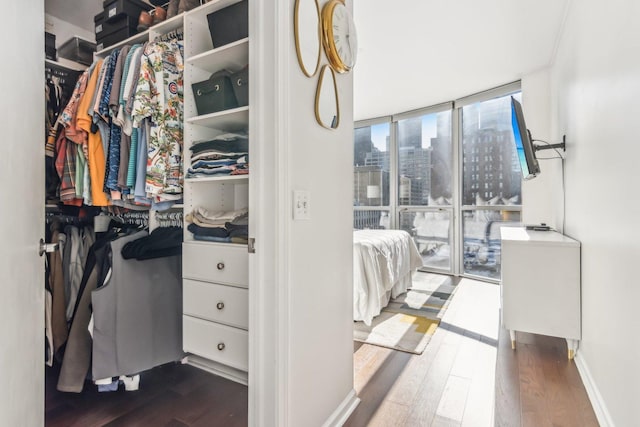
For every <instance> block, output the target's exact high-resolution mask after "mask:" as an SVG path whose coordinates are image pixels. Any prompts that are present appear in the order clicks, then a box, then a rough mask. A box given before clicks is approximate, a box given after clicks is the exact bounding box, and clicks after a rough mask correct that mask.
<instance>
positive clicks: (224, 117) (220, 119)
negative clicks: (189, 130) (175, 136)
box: [186, 106, 249, 131]
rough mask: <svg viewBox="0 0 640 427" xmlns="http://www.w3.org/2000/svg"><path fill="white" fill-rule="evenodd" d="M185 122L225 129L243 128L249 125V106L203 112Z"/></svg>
mask: <svg viewBox="0 0 640 427" xmlns="http://www.w3.org/2000/svg"><path fill="white" fill-rule="evenodd" d="M186 122H187V123H189V124H192V125H198V126H204V127H208V128H211V129H218V130H225V131H237V130H243V129H246V128H247V127H248V125H249V107H248V106H246V107H240V108H233V109H230V110H224V111H218V112H215V113H210V114H204V115H202V116H196V117H192V118H190V119H187V120H186Z"/></svg>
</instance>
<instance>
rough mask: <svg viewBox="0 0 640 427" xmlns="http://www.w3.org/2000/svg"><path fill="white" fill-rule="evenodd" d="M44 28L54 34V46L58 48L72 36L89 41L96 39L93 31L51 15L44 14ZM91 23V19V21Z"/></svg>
mask: <svg viewBox="0 0 640 427" xmlns="http://www.w3.org/2000/svg"><path fill="white" fill-rule="evenodd" d="M44 17H45V20H44V22H45V25H44V30H45V31H46V32H48V33H51V34H55V35H56V48H60V45H62V44H64V43H65V42H66V41H67V40H69V39H70V38H72V37H74V36H78V37H81V38H83V39H85V40H89V41H90V42H94V43H95V41H96V35H95V32H94V31H89V30H86V29H84V28H81V27H78V26H76V25H73V24H71V23H70V22H67V21H63V20H62V19H59V18H56V17H55V16H53V15H49V14H45V15H44ZM91 23H93V21H91Z"/></svg>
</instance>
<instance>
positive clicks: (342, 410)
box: [322, 389, 360, 427]
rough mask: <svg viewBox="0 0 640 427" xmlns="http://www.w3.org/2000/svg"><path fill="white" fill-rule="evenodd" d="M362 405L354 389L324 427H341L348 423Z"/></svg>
mask: <svg viewBox="0 0 640 427" xmlns="http://www.w3.org/2000/svg"><path fill="white" fill-rule="evenodd" d="M358 404H360V398H359V397H358V395H357V394H356V391H355V390H354V389H351V391H350V392H349V394H347V396H346V397H345V398H344V400H343V401H342V403H341V404H340V406H338V407H337V408H336V410H335V411H333V414H331V416H330V417H329V418H328V419H327V421H325V423H324V424H323V425H322V427H339V426H341V425H343V424H344V423H346V422H347V419H349V417H350V416H351V414H352V413H353V411H354V410H355V409H356V407H357V406H358Z"/></svg>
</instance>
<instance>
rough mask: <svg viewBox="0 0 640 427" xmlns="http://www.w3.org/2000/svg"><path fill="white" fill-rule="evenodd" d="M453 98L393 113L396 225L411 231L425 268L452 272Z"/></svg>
mask: <svg viewBox="0 0 640 427" xmlns="http://www.w3.org/2000/svg"><path fill="white" fill-rule="evenodd" d="M451 112H452V104H451V103H448V104H443V105H439V106H435V107H431V108H427V109H424V110H420V111H414V112H411V113H406V114H403V115H398V116H394V121H395V122H396V126H395V129H396V135H397V138H396V140H397V144H396V145H397V147H396V153H397V168H396V177H397V181H396V189H397V193H396V194H397V197H396V206H397V219H398V222H397V228H399V229H402V230H406V231H408V232H409V233H410V234H411V235H412V236H413V239H414V241H415V242H416V245H417V247H418V250H419V251H420V254H421V255H422V261H423V263H424V266H425V267H426V268H429V269H430V270H434V271H442V272H446V273H450V272H452V269H453V258H452V256H451V254H452V252H451V247H452V245H453V237H454V235H453V221H452V219H453V218H454V215H453V198H452V197H453V182H454V180H453V177H454V168H453V146H452V139H451V134H452V127H451V116H452V114H451Z"/></svg>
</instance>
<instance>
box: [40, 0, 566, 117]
mask: <svg viewBox="0 0 640 427" xmlns="http://www.w3.org/2000/svg"><path fill="white" fill-rule="evenodd" d="M319 1H320V3H322V1H323V0H319ZM570 1H571V0H453V1H452V0H394V1H390V0H352V2H353V9H354V19H355V21H356V27H357V31H358V43H359V48H358V63H357V64H356V66H355V68H354V71H353V72H354V117H355V119H356V120H360V119H367V118H374V117H380V116H384V115H390V114H395V113H400V112H404V111H408V110H412V109H416V108H421V107H426V106H430V105H435V104H438V103H441V102H446V101H452V100H454V99H456V98H460V97H463V96H466V95H470V94H473V93H476V92H480V91H483V90H486V89H490V88H493V87H496V86H499V85H502V84H505V83H509V82H512V81H515V80H518V79H520V78H521V77H522V76H523V75H524V74H528V73H531V72H534V71H536V70H540V69H542V68H545V67H547V66H549V65H550V64H551V63H552V61H553V58H554V55H555V46H556V44H557V41H558V38H559V35H560V32H561V29H562V23H563V19H564V15H565V13H566V8H567V7H568V3H569V2H570ZM102 3H103V2H102V0H76V1H72V0H45V11H46V12H47V13H49V14H51V15H53V16H55V17H57V18H60V19H63V20H65V21H67V22H70V23H72V24H74V25H77V26H79V27H82V28H85V29H87V30H89V31H93V16H94V15H95V14H97V13H98V12H99V11H100V10H102V8H103V6H102Z"/></svg>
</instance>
